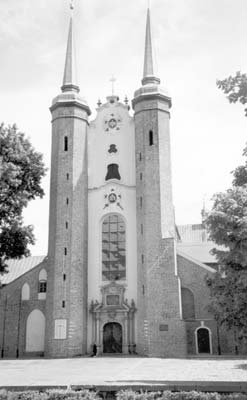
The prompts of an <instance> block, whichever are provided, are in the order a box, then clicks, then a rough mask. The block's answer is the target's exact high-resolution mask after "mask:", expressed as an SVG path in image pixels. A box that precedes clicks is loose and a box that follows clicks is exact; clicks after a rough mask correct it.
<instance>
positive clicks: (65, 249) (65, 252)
mask: <svg viewBox="0 0 247 400" xmlns="http://www.w3.org/2000/svg"><path fill="white" fill-rule="evenodd" d="M64 255H65V256H67V247H65V248H64Z"/></svg>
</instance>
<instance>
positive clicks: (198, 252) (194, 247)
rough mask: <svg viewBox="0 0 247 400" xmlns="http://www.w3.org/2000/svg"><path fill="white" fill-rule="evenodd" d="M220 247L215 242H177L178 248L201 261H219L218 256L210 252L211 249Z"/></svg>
mask: <svg viewBox="0 0 247 400" xmlns="http://www.w3.org/2000/svg"><path fill="white" fill-rule="evenodd" d="M214 247H218V246H216V245H215V243H213V242H203V243H177V249H178V250H179V251H181V252H183V254H185V255H187V256H189V257H191V258H193V259H194V260H198V261H200V262H201V263H206V264H207V263H208V264H209V263H210V264H211V263H217V260H216V257H215V256H214V255H212V254H210V251H211V250H212V249H213V248H214Z"/></svg>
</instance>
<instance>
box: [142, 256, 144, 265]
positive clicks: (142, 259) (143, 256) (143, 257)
mask: <svg viewBox="0 0 247 400" xmlns="http://www.w3.org/2000/svg"><path fill="white" fill-rule="evenodd" d="M142 264H144V255H143V254H142Z"/></svg>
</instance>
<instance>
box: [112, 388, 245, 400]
mask: <svg viewBox="0 0 247 400" xmlns="http://www.w3.org/2000/svg"><path fill="white" fill-rule="evenodd" d="M117 400H247V394H244V393H230V394H220V393H213V392H212V393H211V392H210V393H207V392H196V391H191V392H171V391H165V392H134V391H133V390H120V391H119V392H118V393H117Z"/></svg>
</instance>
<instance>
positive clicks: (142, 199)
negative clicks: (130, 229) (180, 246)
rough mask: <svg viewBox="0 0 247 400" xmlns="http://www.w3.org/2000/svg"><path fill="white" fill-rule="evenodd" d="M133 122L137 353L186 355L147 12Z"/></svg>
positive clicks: (165, 102)
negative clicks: (141, 70) (139, 85)
mask: <svg viewBox="0 0 247 400" xmlns="http://www.w3.org/2000/svg"><path fill="white" fill-rule="evenodd" d="M132 105H133V109H134V123H135V152H136V213H137V254H138V257H137V276H138V278H137V285H138V287H137V352H138V353H139V354H143V355H148V356H166V357H169V356H173V357H174V356H182V355H185V354H186V348H185V346H186V345H185V343H186V333H185V326H184V322H183V321H182V316H181V295H180V292H181V290H180V282H179V278H178V275H177V268H176V249H175V232H174V212H173V200H172V180H171V157H170V132H169V120H170V107H171V98H170V97H169V95H168V94H167V92H166V91H165V90H164V89H162V88H161V87H160V79H159V78H158V77H157V76H156V75H155V74H154V68H153V53H152V38H151V26H150V11H149V9H148V12H147V22H146V40H145V56H144V71H143V79H142V86H141V88H140V89H138V90H137V91H136V92H135V94H134V99H133V101H132Z"/></svg>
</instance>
